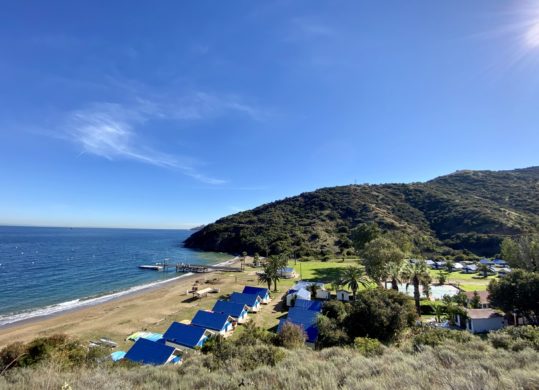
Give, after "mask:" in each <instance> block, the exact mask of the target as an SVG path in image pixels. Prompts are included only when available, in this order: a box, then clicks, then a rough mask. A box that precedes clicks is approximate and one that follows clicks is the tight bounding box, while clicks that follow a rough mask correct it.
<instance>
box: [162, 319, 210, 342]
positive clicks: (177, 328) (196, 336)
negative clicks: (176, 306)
mask: <svg viewBox="0 0 539 390" xmlns="http://www.w3.org/2000/svg"><path fill="white" fill-rule="evenodd" d="M204 333H206V329H204V328H199V327H197V326H191V325H185V324H180V323H179V322H173V323H172V324H170V326H169V328H168V329H167V331H166V332H165V334H164V335H163V338H164V339H165V340H166V341H170V342H172V343H174V344H178V345H183V346H185V347H189V348H195V347H196V346H197V344H198V343H199V341H200V339H201V338H202V337H204Z"/></svg>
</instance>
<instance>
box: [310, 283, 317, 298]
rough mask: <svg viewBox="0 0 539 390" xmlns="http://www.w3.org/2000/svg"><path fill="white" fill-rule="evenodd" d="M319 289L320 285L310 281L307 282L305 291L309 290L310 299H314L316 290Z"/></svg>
mask: <svg viewBox="0 0 539 390" xmlns="http://www.w3.org/2000/svg"><path fill="white" fill-rule="evenodd" d="M318 290H320V286H319V285H318V284H316V283H311V284H309V286H308V287H307V291H309V292H310V293H311V299H315V298H316V292H317V291H318Z"/></svg>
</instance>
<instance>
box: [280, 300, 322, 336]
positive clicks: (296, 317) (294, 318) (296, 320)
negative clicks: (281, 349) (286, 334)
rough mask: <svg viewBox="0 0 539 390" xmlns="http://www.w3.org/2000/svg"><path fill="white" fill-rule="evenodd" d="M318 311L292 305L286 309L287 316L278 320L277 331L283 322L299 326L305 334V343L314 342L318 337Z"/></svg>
mask: <svg viewBox="0 0 539 390" xmlns="http://www.w3.org/2000/svg"><path fill="white" fill-rule="evenodd" d="M318 314H319V313H318V312H316V311H312V310H305V309H303V308H300V307H293V308H291V309H290V310H289V311H288V316H287V317H286V318H283V319H281V320H280V321H279V326H278V328H277V333H280V332H281V330H282V328H283V326H284V324H285V323H287V322H288V323H291V324H294V325H298V326H300V327H301V328H302V329H303V330H304V331H305V334H306V336H307V339H306V342H307V343H314V342H316V339H317V338H318V326H317V320H318Z"/></svg>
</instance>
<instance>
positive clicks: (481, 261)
mask: <svg viewBox="0 0 539 390" xmlns="http://www.w3.org/2000/svg"><path fill="white" fill-rule="evenodd" d="M479 264H485V265H494V262H493V261H492V260H489V259H481V260H479Z"/></svg>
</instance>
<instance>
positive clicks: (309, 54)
mask: <svg viewBox="0 0 539 390" xmlns="http://www.w3.org/2000/svg"><path fill="white" fill-rule="evenodd" d="M0 53H1V55H0V182H1V183H2V186H1V188H2V190H1V191H0V224H22V225H24V224H29V225H60V226H126V227H166V228H172V227H183V226H193V225H197V224H201V223H208V222H211V221H213V220H215V219H217V218H219V217H222V216H225V215H228V214H231V213H234V212H237V211H239V210H245V209H249V208H252V207H255V206H257V205H259V204H261V203H265V202H268V201H273V200H276V199H280V198H283V197H285V196H291V195H295V194H298V193H301V192H304V191H310V190H314V189H316V188H320V187H325V186H333V185H344V184H350V183H354V182H357V183H365V182H369V183H383V182H411V181H423V180H428V179H430V178H434V177H435V176H437V175H442V174H446V173H450V172H452V171H455V170H457V169H496V170H497V169H512V168H517V167H526V166H532V165H539V153H538V152H537V151H538V149H539V125H538V124H539V106H538V103H539V2H537V1H507V0H504V1H502V0H498V1H496V0H477V1H469V0H451V1H449V0H448V1H436V2H434V1H430V0H424V1H401V2H397V1H381V0H371V1H272V2H262V1H259V2H255V1H226V2H225V1H192V2H187V1H184V2H177V1H170V2H167V1H159V2H152V3H151V4H150V2H131V1H114V2H110V1H65V2H62V1H48V2H42V1H34V2H33V1H25V2H20V1H14V0H13V1H6V2H3V4H2V12H1V13H0Z"/></svg>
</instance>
